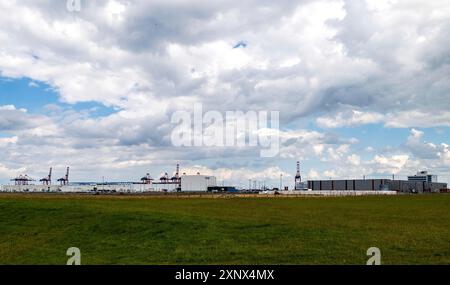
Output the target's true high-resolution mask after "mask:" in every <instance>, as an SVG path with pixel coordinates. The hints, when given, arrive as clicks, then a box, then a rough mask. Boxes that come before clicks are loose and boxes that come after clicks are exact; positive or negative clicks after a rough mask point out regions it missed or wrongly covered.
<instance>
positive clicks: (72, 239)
mask: <svg viewBox="0 0 450 285" xmlns="http://www.w3.org/2000/svg"><path fill="white" fill-rule="evenodd" d="M449 210H450V195H424V196H395V197H341V198H314V197H309V198H226V199H225V198H223V199H218V198H216V199H214V198H191V199H182V198H178V199H177V198H151V197H91V196H69V197H68V196H63V195H58V196H51V195H49V196H44V195H38V196H36V195H25V196H20V195H0V264H65V263H66V261H67V259H68V257H67V256H66V250H67V249H68V248H69V247H79V248H80V249H81V255H82V263H83V264H365V262H366V260H367V259H368V257H367V256H366V251H367V249H368V248H369V247H372V246H375V247H379V248H380V250H381V255H382V263H383V264H450V214H449Z"/></svg>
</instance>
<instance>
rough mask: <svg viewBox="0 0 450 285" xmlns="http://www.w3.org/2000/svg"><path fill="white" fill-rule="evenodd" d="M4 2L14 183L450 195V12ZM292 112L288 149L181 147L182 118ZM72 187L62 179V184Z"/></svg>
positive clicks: (7, 153) (5, 106)
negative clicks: (167, 177) (424, 177)
mask: <svg viewBox="0 0 450 285" xmlns="http://www.w3.org/2000/svg"><path fill="white" fill-rule="evenodd" d="M80 8H81V9H80V11H73V10H70V9H67V7H66V3H65V1H56V0H55V1H45V0H20V1H18V0H3V1H1V2H0V43H1V44H0V183H10V182H9V180H10V179H11V178H13V177H15V176H17V175H19V174H28V175H30V176H32V177H34V178H42V177H44V176H45V175H46V174H47V172H48V168H49V167H50V166H52V167H53V169H54V175H56V176H58V178H59V177H62V176H63V175H64V171H65V167H66V166H70V167H71V180H72V181H102V179H103V177H105V179H106V180H107V181H137V180H139V179H140V177H142V176H144V175H145V174H146V173H150V174H151V175H152V176H153V177H159V176H160V175H161V174H162V173H164V172H168V173H169V174H172V173H174V171H175V165H176V164H177V163H180V164H181V171H182V172H185V173H188V174H195V173H197V172H201V173H202V174H214V175H216V176H217V177H218V180H219V181H222V183H223V184H229V185H237V186H241V187H243V186H246V185H248V180H249V179H252V180H258V181H266V184H267V185H274V186H278V183H279V177H280V174H282V175H283V184H284V185H286V186H290V187H292V185H293V182H294V181H293V179H294V178H293V177H294V175H295V170H296V169H295V167H296V161H297V160H299V161H301V167H302V177H303V179H304V180H306V179H330V178H362V177H363V176H366V177H371V178H390V177H392V175H395V176H396V178H401V179H405V178H406V176H407V175H411V174H415V173H416V172H417V171H419V170H428V171H429V172H431V173H433V174H437V175H438V179H439V180H440V181H442V182H450V147H449V145H450V48H449V47H450V3H449V2H448V0H429V1H422V0H381V1H380V0H376V1H374V0H365V1H352V0H339V1H337V0H336V1H335V0H325V1H308V0H304V1H299V0H297V1H289V0H280V1H265V0H259V1H256V0H248V1H245V0H244V1H242V0H240V1H234V0H227V1H197V0H191V1H181V0H165V1H143V0H135V1H132V0H94V1H83V0H82V1H81V6H80ZM199 103H201V104H202V105H203V109H204V110H205V111H218V112H220V113H222V114H225V112H227V111H237V110H240V111H243V112H247V111H256V112H259V111H278V112H279V114H280V140H281V145H280V151H279V154H278V155H277V156H275V157H261V156H260V155H259V151H258V150H257V148H255V147H176V146H174V145H173V143H172V142H171V139H170V138H171V133H172V132H173V129H174V127H175V125H174V124H173V122H172V121H171V118H172V116H173V114H174V113H175V112H177V111H180V110H187V111H189V110H192V108H193V105H194V104H199ZM55 178H57V177H55Z"/></svg>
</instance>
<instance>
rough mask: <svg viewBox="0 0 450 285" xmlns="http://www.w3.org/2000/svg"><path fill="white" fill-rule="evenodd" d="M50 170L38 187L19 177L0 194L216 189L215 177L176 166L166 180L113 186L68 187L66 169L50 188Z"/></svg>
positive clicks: (82, 183)
mask: <svg viewBox="0 0 450 285" xmlns="http://www.w3.org/2000/svg"><path fill="white" fill-rule="evenodd" d="M52 170H53V168H52V167H50V171H49V174H48V175H47V176H46V177H44V178H42V179H40V180H39V182H41V183H42V184H38V185H35V184H33V182H34V181H36V180H34V179H32V178H31V177H30V176H28V175H19V176H18V177H16V178H14V179H12V180H11V181H14V185H3V186H1V188H0V191H1V192H68V193H83V192H91V191H94V192H113V193H115V192H118V193H142V192H179V191H186V192H206V191H208V187H214V186H217V185H216V177H214V176H205V175H200V173H197V175H186V173H183V175H180V165H179V164H177V166H176V171H175V174H174V175H173V176H172V177H170V176H169V174H168V173H167V172H166V173H164V174H163V175H162V176H161V177H160V178H159V180H158V181H155V179H153V178H152V176H151V175H150V173H147V174H146V175H145V176H144V177H142V178H141V179H140V182H113V183H105V182H103V183H94V182H92V183H88V182H81V183H76V182H75V183H69V167H67V168H66V173H65V175H64V177H62V178H60V179H58V180H57V182H58V184H57V185H52Z"/></svg>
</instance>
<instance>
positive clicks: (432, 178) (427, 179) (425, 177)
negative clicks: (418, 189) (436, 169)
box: [408, 171, 437, 183]
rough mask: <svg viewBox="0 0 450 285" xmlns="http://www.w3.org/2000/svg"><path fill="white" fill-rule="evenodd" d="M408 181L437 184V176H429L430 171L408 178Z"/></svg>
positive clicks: (420, 172)
mask: <svg viewBox="0 0 450 285" xmlns="http://www.w3.org/2000/svg"><path fill="white" fill-rule="evenodd" d="M408 181H418V182H428V183H433V182H437V175H431V174H428V171H419V172H417V174H416V175H412V176H408Z"/></svg>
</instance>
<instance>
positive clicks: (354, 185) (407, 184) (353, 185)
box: [308, 179, 447, 193]
mask: <svg viewBox="0 0 450 285" xmlns="http://www.w3.org/2000/svg"><path fill="white" fill-rule="evenodd" d="M308 188H309V189H311V190H321V191H342V190H343V191H345V190H351V191H353V190H355V191H385V190H390V191H397V192H405V193H439V192H443V191H446V189H447V183H439V182H427V181H415V180H412V181H410V180H391V179H350V180H310V181H308Z"/></svg>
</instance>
